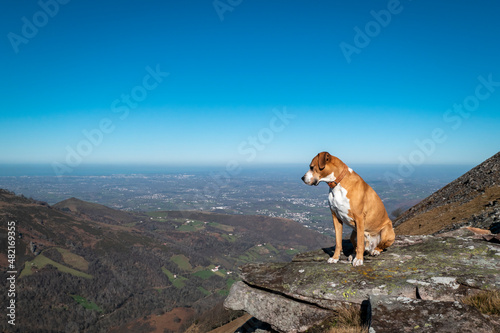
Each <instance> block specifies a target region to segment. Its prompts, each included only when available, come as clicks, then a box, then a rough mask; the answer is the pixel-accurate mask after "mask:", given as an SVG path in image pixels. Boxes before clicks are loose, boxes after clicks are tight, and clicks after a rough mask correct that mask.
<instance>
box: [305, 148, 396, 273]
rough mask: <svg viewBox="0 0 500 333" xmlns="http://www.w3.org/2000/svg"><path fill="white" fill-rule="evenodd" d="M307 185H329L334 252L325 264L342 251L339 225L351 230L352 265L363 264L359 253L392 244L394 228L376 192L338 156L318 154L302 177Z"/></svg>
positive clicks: (375, 252) (379, 250)
mask: <svg viewBox="0 0 500 333" xmlns="http://www.w3.org/2000/svg"><path fill="white" fill-rule="evenodd" d="M302 180H303V181H304V183H306V184H307V185H318V184H319V183H320V182H326V183H327V184H328V186H330V193H329V194H328V202H329V203H330V210H331V211H332V218H333V226H334V227H335V251H334V253H333V257H331V258H330V259H328V262H329V263H336V262H338V260H339V256H340V251H342V226H343V224H344V223H347V224H349V225H350V226H351V227H352V228H353V229H354V230H353V232H352V234H351V242H352V245H353V246H354V251H355V253H356V257H355V258H354V260H353V261H352V264H353V266H360V265H363V255H364V252H365V251H367V252H368V253H369V254H370V255H372V256H376V255H379V254H380V253H381V252H382V251H383V250H384V249H385V248H387V247H389V246H391V245H392V243H394V237H395V234H394V229H393V228H392V222H391V220H390V219H389V216H388V215H387V211H386V210H385V207H384V204H383V203H382V200H380V197H379V196H378V195H377V193H376V192H375V191H374V190H373V189H372V188H371V186H370V185H368V184H367V183H366V182H365V181H364V180H363V179H362V178H361V177H360V176H359V175H358V174H357V173H356V172H354V171H353V170H352V169H351V168H349V167H347V165H346V164H345V163H344V162H342V161H341V160H340V159H339V158H337V157H335V156H332V155H330V154H329V153H327V152H322V153H319V154H318V155H317V156H316V157H314V158H313V160H312V162H311V164H310V165H309V171H307V173H306V174H305V175H304V176H303V177H302Z"/></svg>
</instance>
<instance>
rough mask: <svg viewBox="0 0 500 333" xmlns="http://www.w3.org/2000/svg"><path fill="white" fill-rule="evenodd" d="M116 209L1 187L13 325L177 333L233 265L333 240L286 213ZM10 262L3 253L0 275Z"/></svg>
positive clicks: (218, 292)
mask: <svg viewBox="0 0 500 333" xmlns="http://www.w3.org/2000/svg"><path fill="white" fill-rule="evenodd" d="M56 207H60V209H57V208H56ZM99 212H103V213H104V215H105V217H106V218H102V217H100V216H99ZM122 213H124V212H119V211H114V210H113V209H111V208H108V207H105V206H101V205H97V204H92V203H86V202H83V201H81V200H78V199H71V200H66V201H65V202H63V203H60V204H57V205H54V206H53V207H51V206H48V205H47V204H46V203H41V202H37V201H34V200H30V199H26V198H24V197H19V196H16V195H14V194H13V193H11V192H8V191H4V190H0V236H1V237H0V246H1V247H2V248H7V244H6V241H7V238H6V235H7V225H8V222H10V221H15V222H16V228H17V229H16V232H17V235H18V238H17V244H16V269H17V271H18V274H17V276H16V287H17V303H16V306H17V309H18V313H17V315H18V317H19V318H22V320H19V322H18V323H16V324H17V325H16V329H17V330H19V331H24V332H35V331H50V332H53V331H56V332H57V331H58V332H64V331H66V332H107V331H111V330H114V331H116V332H120V331H124V330H129V329H132V330H134V331H137V332H140V331H144V332H146V331H151V330H154V329H157V330H160V331H163V330H164V329H166V330H171V331H182V329H183V328H182V327H184V326H186V325H189V323H190V322H191V321H192V320H194V319H195V318H196V317H197V316H199V315H202V314H203V313H204V312H206V311H209V310H210V309H212V308H213V307H214V305H216V304H217V303H219V302H221V301H222V299H223V298H224V297H225V295H227V293H228V291H229V288H230V287H231V285H232V284H233V283H234V282H235V281H236V280H237V274H235V273H234V272H235V271H236V269H237V266H239V265H241V264H243V263H248V262H253V261H272V260H276V261H277V260H286V259H287V258H288V259H289V258H291V257H292V256H293V255H294V254H295V253H297V252H298V251H299V250H305V249H313V248H317V247H321V246H326V245H330V243H331V239H330V238H329V237H325V236H323V235H320V234H316V233H314V232H311V231H309V230H307V229H306V228H304V227H302V226H301V225H300V224H298V223H296V222H293V221H289V220H283V219H272V218H266V217H262V216H258V217H252V216H245V217H244V216H237V217H231V216H226V215H222V214H205V213H196V212H154V213H151V214H149V215H148V216H146V215H144V214H140V215H135V214H133V213H125V214H122ZM266 229H267V230H269V232H266ZM285 234H289V235H291V236H283V235H285ZM277 235H280V236H279V237H278V236H277ZM295 235H299V236H298V237H295ZM292 248H293V249H292ZM7 265H8V261H7V256H6V254H5V253H4V252H1V253H0V266H1V267H2V268H3V269H2V271H1V272H0V278H1V279H6V277H7V273H6V271H7ZM0 299H1V301H2V302H7V301H8V299H7V293H1V294H0ZM2 304H6V303H2ZM2 325H7V324H6V321H3V322H2V324H0V327H1V328H2V330H6V329H7V328H6V327H5V326H2ZM158 325H164V326H158Z"/></svg>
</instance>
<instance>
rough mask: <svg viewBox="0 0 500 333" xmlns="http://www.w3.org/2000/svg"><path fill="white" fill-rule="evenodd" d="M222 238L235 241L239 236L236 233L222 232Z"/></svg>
mask: <svg viewBox="0 0 500 333" xmlns="http://www.w3.org/2000/svg"><path fill="white" fill-rule="evenodd" d="M221 236H222V238H224V239H225V240H227V241H228V242H231V243H235V242H236V241H237V240H238V237H236V236H234V235H228V234H221Z"/></svg>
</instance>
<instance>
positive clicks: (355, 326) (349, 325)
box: [308, 305, 368, 333]
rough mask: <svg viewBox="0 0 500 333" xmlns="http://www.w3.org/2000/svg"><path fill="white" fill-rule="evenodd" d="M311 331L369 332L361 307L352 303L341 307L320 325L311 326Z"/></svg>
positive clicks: (331, 332) (326, 332) (312, 332)
mask: <svg viewBox="0 0 500 333" xmlns="http://www.w3.org/2000/svg"><path fill="white" fill-rule="evenodd" d="M308 332H309V333H368V327H367V326H365V325H363V319H362V317H361V309H360V307H359V306H355V305H351V306H345V307H342V308H339V309H338V310H337V313H336V314H335V315H334V316H332V317H330V318H328V319H327V320H325V321H324V322H323V323H321V324H320V325H317V326H315V327H313V328H311V329H310V330H309V331H308Z"/></svg>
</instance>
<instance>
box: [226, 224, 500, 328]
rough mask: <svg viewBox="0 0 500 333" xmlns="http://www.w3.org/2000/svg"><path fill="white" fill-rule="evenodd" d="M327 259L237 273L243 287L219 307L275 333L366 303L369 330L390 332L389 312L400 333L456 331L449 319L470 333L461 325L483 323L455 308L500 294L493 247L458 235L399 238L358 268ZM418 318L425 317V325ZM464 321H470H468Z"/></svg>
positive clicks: (498, 248)
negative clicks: (472, 295) (474, 296)
mask: <svg viewBox="0 0 500 333" xmlns="http://www.w3.org/2000/svg"><path fill="white" fill-rule="evenodd" d="M345 248H347V247H345ZM331 254H332V249H323V250H318V251H313V252H308V253H304V254H300V255H297V256H296V257H295V258H294V260H293V261H292V262H289V263H266V264H248V265H245V266H243V267H241V268H240V270H241V272H240V275H241V278H242V280H243V281H242V282H239V283H235V284H234V285H233V287H232V288H231V291H230V293H229V296H228V298H227V299H226V302H225V306H226V307H227V308H230V309H234V310H244V311H246V312H248V313H249V314H251V315H253V316H255V317H256V318H258V319H259V320H261V321H263V322H266V323H269V324H271V325H272V327H273V328H274V329H276V330H277V331H279V332H301V331H304V330H306V329H307V328H309V327H311V326H313V325H315V324H318V323H319V322H321V321H322V320H323V319H324V318H326V317H328V315H329V314H331V313H332V311H335V309H337V308H338V307H340V306H342V305H343V304H346V303H351V304H352V303H355V304H362V303H364V304H366V302H367V301H368V300H369V299H372V300H373V302H374V305H373V313H372V320H373V323H374V326H373V327H372V328H373V329H375V330H376V329H377V327H379V331H378V332H387V331H390V332H396V331H395V330H393V329H394V327H393V326H391V327H390V328H391V330H386V328H384V326H383V325H385V324H384V323H385V320H386V319H387V320H388V318H389V316H390V315H391V313H392V312H394V311H396V313H398V312H397V311H401V313H400V315H399V317H398V316H396V317H395V320H398V319H399V320H400V322H401V324H400V327H402V329H403V328H404V330H401V332H406V331H407V328H408V327H410V326H411V325H413V326H411V327H410V328H415V327H417V326H418V328H419V329H420V328H421V329H422V330H420V331H422V332H437V331H440V332H441V331H442V332H448V331H446V330H444V328H442V327H448V326H446V325H448V324H447V322H450V323H449V325H450V327H456V326H451V325H454V324H455V323H451V321H453V320H455V319H454V318H455V316H458V317H457V318H463V323H462V326H463V327H469V326H467V325H469V324H467V325H466V324H465V322H466V321H467V322H470V323H471V324H470V325H471V326H470V327H473V326H474V325H476V324H477V325H479V322H480V321H481V318H483V319H484V318H485V317H481V316H482V315H481V314H479V313H478V312H477V311H476V310H474V309H472V310H471V309H470V308H468V307H466V306H464V305H461V303H458V302H457V301H459V300H460V298H461V297H462V296H464V295H467V294H468V293H469V292H470V291H471V290H476V291H477V290H478V289H483V290H499V289H500V274H499V272H500V244H494V243H489V242H486V241H484V240H481V239H477V238H474V237H470V235H466V234H463V233H461V234H460V236H459V235H455V236H453V237H451V236H448V237H441V236H398V237H397V238H396V241H395V243H394V245H393V246H391V247H390V248H389V249H388V250H387V251H385V252H383V253H382V254H381V255H380V256H378V257H370V256H365V260H364V265H363V266H359V267H353V266H352V265H351V264H350V263H349V262H348V260H347V255H349V253H348V250H347V253H344V254H343V255H342V257H341V260H340V261H339V262H338V263H336V264H328V263H327V260H328V258H329V257H330V256H331ZM377 297H380V298H377ZM381 300H384V302H386V301H390V302H394V304H389V303H384V302H382V301H381ZM398 300H401V301H404V302H403V303H401V304H399V303H398ZM406 300H409V301H406ZM405 302H406V303H405ZM393 305H394V308H391V306H393ZM399 306H400V307H399ZM431 306H432V307H433V308H432V310H431ZM398 307H399V308H398ZM398 309H399V310H398ZM412 309H413V310H412ZM469 310H470V311H469ZM411 311H414V312H415V313H413V314H411ZM432 311H434V312H436V315H433V314H432ZM446 311H448V312H446ZM406 313H408V315H406ZM418 313H427V314H428V318H427V319H425V320H424V318H425V316H424V317H419V314H418ZM464 313H467V314H471V318H470V320H469V319H467V318H468V317H467V315H465V314H464ZM476 315H477V316H476ZM460 320H462V319H459V321H460ZM484 321H485V322H488V320H484ZM439 325H444V326H439ZM484 325H486V326H484ZM484 325H483V326H484V327H486V329H489V328H491V327H490V326H491V325H490V324H484ZM488 325H490V326H488ZM477 327H480V326H477ZM438 328H439V329H438ZM495 329H498V328H496V327H495ZM452 331H453V329H451V330H450V332H452ZM456 332H465V331H464V330H463V329H460V330H457V331H456ZM478 332H482V331H478ZM491 332H495V331H491Z"/></svg>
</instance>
